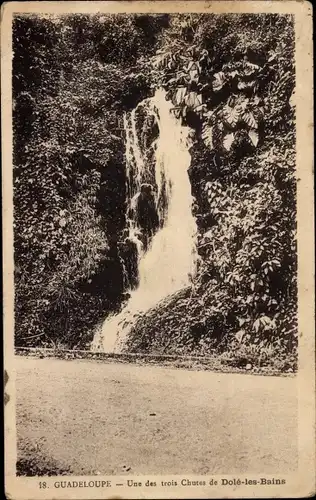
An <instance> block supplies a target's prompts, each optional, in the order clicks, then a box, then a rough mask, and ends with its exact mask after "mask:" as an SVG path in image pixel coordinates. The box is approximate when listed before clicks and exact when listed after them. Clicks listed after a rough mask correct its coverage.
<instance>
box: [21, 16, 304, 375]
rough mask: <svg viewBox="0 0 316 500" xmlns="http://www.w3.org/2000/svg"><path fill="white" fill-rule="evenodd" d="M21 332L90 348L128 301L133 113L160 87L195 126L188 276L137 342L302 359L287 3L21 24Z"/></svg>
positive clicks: (141, 324)
mask: <svg viewBox="0 0 316 500" xmlns="http://www.w3.org/2000/svg"><path fill="white" fill-rule="evenodd" d="M14 30H15V31H14V50H15V53H14V60H13V68H14V81H13V88H14V102H15V108H14V125H15V158H14V160H15V173H14V175H15V259H16V338H17V343H18V344H27V345H34V344H36V342H40V343H41V344H42V345H43V343H44V344H45V343H50V344H51V343H53V344H56V343H58V342H61V343H65V344H66V345H69V346H72V347H73V346H82V345H86V344H87V343H89V341H90V340H91V336H92V328H93V326H94V325H95V324H96V323H97V322H98V320H99V319H100V318H102V317H104V316H105V315H106V313H107V312H108V311H111V310H113V309H115V308H117V307H119V305H120V304H121V302H122V300H123V299H124V285H123V278H122V266H121V264H120V260H119V258H118V255H117V241H118V240H119V238H120V234H121V232H122V230H123V228H124V224H125V178H124V155H123V151H124V144H123V142H124V138H123V136H122V133H121V130H120V128H121V125H120V123H121V117H122V114H123V112H124V111H126V110H129V109H132V108H133V107H135V105H136V103H137V102H139V101H140V100H141V99H143V98H144V97H146V96H148V95H150V94H151V93H152V91H153V88H154V87H157V86H163V87H164V88H165V89H166V90H167V92H168V98H169V99H170V100H171V101H172V103H173V106H174V109H173V112H174V113H175V115H176V116H177V117H178V119H180V120H181V121H182V123H183V125H189V126H190V127H191V128H192V134H191V139H192V147H191V155H192V165H191V169H190V179H191V184H192V192H193V195H194V198H195V204H194V215H195V217H196V220H197V225H198V252H199V262H198V272H197V276H196V277H195V279H194V281H193V283H192V287H190V289H187V290H184V291H182V292H181V293H180V294H179V295H177V296H175V297H173V298H171V299H170V300H168V301H166V303H165V304H163V305H162V306H160V307H159V314H157V311H155V310H154V311H151V312H150V313H148V314H147V315H146V316H145V317H144V318H142V319H140V320H139V321H138V323H137V325H136V327H135V329H134V331H133V332H132V335H131V338H130V340H129V344H128V346H127V348H128V349H131V350H136V351H138V350H142V351H150V352H152V351H158V352H171V351H176V352H185V353H188V352H198V353H203V354H205V353H208V352H210V351H211V350H212V349H216V350H217V352H228V353H230V355H231V356H232V357H234V359H237V360H238V359H239V360H240V363H241V364H243V363H246V362H248V361H249V360H250V361H251V362H257V361H258V359H259V360H260V361H259V362H260V363H263V364H264V363H268V362H270V361H271V359H272V358H273V359H277V363H279V366H280V368H281V369H287V368H291V369H293V368H294V367H295V363H296V354H295V349H296V344H297V331H296V243H295V241H296V239H295V232H296V222H295V208H296V207H295V199H296V191H295V190H296V186H295V176H294V174H295V110H294V108H293V104H292V95H293V91H294V85H295V71H294V59H293V55H294V31H293V20H292V18H291V17H290V16H280V15H260V16H258V15H256V16H255V15H244V14H242V15H221V16H216V15H187V16H184V15H182V16H166V15H162V16H151V17H150V16H140V15H138V16H112V17H110V16H90V17H89V16H68V17H65V18H63V19H61V18H58V19H54V18H51V19H43V18H34V17H23V18H17V19H16V20H15V24H14Z"/></svg>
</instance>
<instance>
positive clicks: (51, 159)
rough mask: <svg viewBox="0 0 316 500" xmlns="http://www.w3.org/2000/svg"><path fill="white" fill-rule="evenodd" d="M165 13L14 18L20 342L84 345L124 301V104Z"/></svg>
mask: <svg viewBox="0 0 316 500" xmlns="http://www.w3.org/2000/svg"><path fill="white" fill-rule="evenodd" d="M166 22H167V20H166V19H165V16H157V17H156V18H153V19H149V18H147V17H146V16H135V17H134V16H130V17H126V16H123V17H122V16H87V17H86V16H67V17H65V18H63V19H62V18H54V17H52V18H39V17H35V16H23V17H18V18H16V19H15V22H14V32H13V41H14V59H13V93H14V95H13V97H14V140H15V147H14V199H15V214H14V216H15V262H16V273H15V283H16V301H15V302H16V341H17V343H18V344H19V345H20V344H22V345H24V344H26V345H36V344H37V343H38V342H40V343H41V344H43V343H44V344H47V345H49V346H51V345H59V344H64V345H66V346H67V345H68V346H71V347H73V346H85V345H86V344H87V342H89V341H91V339H92V335H93V333H92V329H91V328H92V326H93V325H94V324H95V323H96V322H97V321H98V320H99V319H100V318H101V317H104V315H105V314H106V312H107V311H109V310H113V309H115V307H117V306H118V305H119V304H120V301H121V300H122V293H123V292H124V290H123V275H122V273H123V270H122V265H121V263H120V261H119V258H118V255H117V248H116V240H117V239H118V238H119V234H120V232H121V231H122V229H123V227H124V224H125V177H124V158H123V152H124V138H123V136H122V127H121V125H120V122H121V118H122V113H123V112H124V111H125V110H127V109H131V108H133V107H134V106H135V104H136V103H137V102H138V101H139V100H141V99H142V98H144V97H145V96H146V95H147V94H148V92H149V88H150V75H149V74H148V70H147V68H146V57H147V60H148V57H149V56H151V55H153V54H154V52H155V45H156V43H157V40H158V36H159V32H160V30H161V29H162V27H163V26H164V25H165V24H166Z"/></svg>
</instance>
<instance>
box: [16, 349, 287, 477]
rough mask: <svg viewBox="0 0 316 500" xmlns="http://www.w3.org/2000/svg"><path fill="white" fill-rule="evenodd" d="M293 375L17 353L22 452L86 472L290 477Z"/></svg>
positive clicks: (22, 455)
mask: <svg viewBox="0 0 316 500" xmlns="http://www.w3.org/2000/svg"><path fill="white" fill-rule="evenodd" d="M296 425H297V419H296V379H295V378H283V377H280V378H279V377H261V376H253V375H245V374H220V373H211V372H194V371H186V370H180V369H166V368H161V367H156V366H155V367H153V366H152V367H144V366H136V365H129V364H116V363H104V362H96V361H87V360H75V361H65V360H58V359H36V358H26V357H17V426H18V427H17V430H18V440H19V456H20V457H21V458H28V457H29V455H30V450H31V449H34V448H37V449H38V453H39V454H41V455H42V456H43V457H46V458H47V459H49V460H53V461H54V462H56V463H58V464H59V466H60V467H61V468H62V467H65V468H66V469H68V468H70V469H71V470H72V472H73V473H74V474H76V475H79V474H97V473H101V474H104V475H107V474H124V473H128V474H135V475H136V474H183V473H188V474H189V473H192V474H208V473H210V474H216V473H221V474H234V473H244V472H247V473H249V472H254V473H255V472H257V473H273V474H276V473H281V472H284V473H289V472H290V471H291V470H293V469H294V468H295V467H296V441H295V439H296V436H297V432H296Z"/></svg>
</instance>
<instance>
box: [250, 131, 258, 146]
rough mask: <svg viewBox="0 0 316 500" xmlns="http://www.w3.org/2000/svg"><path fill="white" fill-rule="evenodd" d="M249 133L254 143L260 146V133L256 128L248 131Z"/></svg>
mask: <svg viewBox="0 0 316 500" xmlns="http://www.w3.org/2000/svg"><path fill="white" fill-rule="evenodd" d="M248 135H249V138H250V140H251V142H252V144H253V145H254V146H255V147H257V146H258V142H259V134H258V132H257V131H256V130H253V129H252V130H249V132H248Z"/></svg>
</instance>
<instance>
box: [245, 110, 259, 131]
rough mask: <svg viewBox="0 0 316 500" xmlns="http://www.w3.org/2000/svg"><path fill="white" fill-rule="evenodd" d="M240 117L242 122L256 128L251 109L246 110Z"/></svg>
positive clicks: (256, 124) (256, 123)
mask: <svg viewBox="0 0 316 500" xmlns="http://www.w3.org/2000/svg"><path fill="white" fill-rule="evenodd" d="M242 118H243V120H244V122H245V123H247V125H249V127H251V128H255V129H257V128H258V122H257V120H256V119H255V117H254V115H253V113H251V111H246V112H245V113H244V114H243V115H242Z"/></svg>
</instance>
